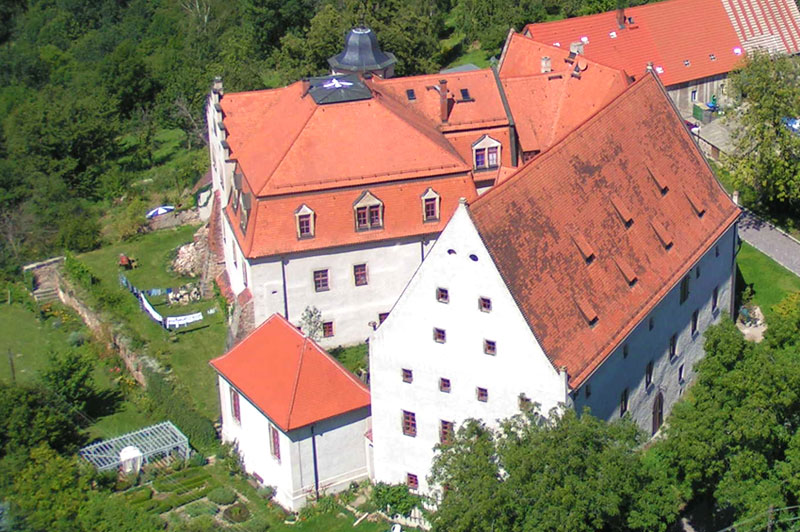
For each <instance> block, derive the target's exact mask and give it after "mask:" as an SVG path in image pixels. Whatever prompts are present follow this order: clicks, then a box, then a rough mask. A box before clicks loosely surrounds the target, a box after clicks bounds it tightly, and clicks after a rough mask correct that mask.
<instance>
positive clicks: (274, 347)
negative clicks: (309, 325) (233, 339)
mask: <svg viewBox="0 0 800 532" xmlns="http://www.w3.org/2000/svg"><path fill="white" fill-rule="evenodd" d="M210 364H211V366H212V367H213V368H214V369H215V370H217V372H218V373H219V374H220V375H222V377H223V378H225V380H227V381H228V382H229V383H230V384H231V385H232V386H233V387H234V388H236V389H237V390H238V391H239V392H240V393H241V394H242V395H244V396H245V397H246V398H247V400H248V401H250V402H251V403H253V404H254V405H255V406H256V408H258V409H259V410H260V411H261V412H262V413H263V414H264V415H266V416H267V417H268V418H269V419H270V420H272V422H273V423H275V424H276V425H278V427H280V428H281V430H283V431H284V432H288V431H290V430H294V429H298V428H301V427H305V426H307V425H310V424H312V423H316V422H317V421H322V420H324V419H328V418H331V417H334V416H338V415H340V414H345V413H347V412H351V411H353V410H357V409H359V408H364V407H367V406H369V405H370V395H369V390H368V389H367V387H366V386H365V385H364V384H363V383H362V382H361V381H360V380H358V379H357V378H355V377H354V376H353V375H352V374H351V373H350V372H349V371H347V370H346V369H345V368H344V367H343V366H342V365H341V364H339V363H338V362H337V361H336V360H334V359H333V358H332V357H331V356H330V355H328V354H327V353H326V352H325V351H324V350H323V349H322V348H321V347H320V346H319V345H317V343H316V342H314V341H313V340H311V339H309V338H307V337H306V336H305V335H303V333H301V332H300V331H298V330H297V328H296V327H295V326H294V325H292V324H291V323H289V322H288V321H287V320H286V319H285V318H283V317H282V316H280V315H279V314H273V315H272V316H270V317H269V318H268V319H267V321H265V322H264V323H263V324H262V325H261V326H260V327H258V329H256V330H255V331H253V332H252V333H251V334H250V335H249V336H248V337H247V338H245V339H244V340H242V342H240V343H239V344H237V345H236V346H235V347H234V348H233V349H231V350H230V351H228V352H227V353H226V354H225V355H223V356H221V357H219V358H215V359H214V360H212V361H211V362H210Z"/></svg>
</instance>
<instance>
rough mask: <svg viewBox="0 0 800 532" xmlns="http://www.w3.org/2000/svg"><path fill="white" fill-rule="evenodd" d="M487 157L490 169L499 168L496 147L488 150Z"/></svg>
mask: <svg viewBox="0 0 800 532" xmlns="http://www.w3.org/2000/svg"><path fill="white" fill-rule="evenodd" d="M486 155H487V159H488V163H489V164H488V166H489V168H495V167H496V166H497V147H496V146H495V147H494V148H488V149H487V150H486Z"/></svg>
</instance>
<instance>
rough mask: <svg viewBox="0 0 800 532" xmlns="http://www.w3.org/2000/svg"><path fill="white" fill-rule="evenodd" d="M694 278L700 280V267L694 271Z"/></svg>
mask: <svg viewBox="0 0 800 532" xmlns="http://www.w3.org/2000/svg"><path fill="white" fill-rule="evenodd" d="M694 278H695V279H699V278H700V266H698V267H697V268H695V269H694Z"/></svg>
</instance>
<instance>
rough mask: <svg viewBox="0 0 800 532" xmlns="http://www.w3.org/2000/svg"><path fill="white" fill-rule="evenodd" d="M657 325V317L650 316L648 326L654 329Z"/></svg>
mask: <svg viewBox="0 0 800 532" xmlns="http://www.w3.org/2000/svg"><path fill="white" fill-rule="evenodd" d="M655 326H656V319H655V318H654V317H652V316H650V320H648V322H647V328H648V329H649V330H651V331H652V330H653V328H654V327H655Z"/></svg>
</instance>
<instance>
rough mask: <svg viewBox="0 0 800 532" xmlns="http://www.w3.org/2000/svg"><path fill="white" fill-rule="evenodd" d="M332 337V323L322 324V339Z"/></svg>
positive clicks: (325, 322)
mask: <svg viewBox="0 0 800 532" xmlns="http://www.w3.org/2000/svg"><path fill="white" fill-rule="evenodd" d="M332 336H333V322H332V321H324V322H322V337H323V338H330V337H332Z"/></svg>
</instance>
